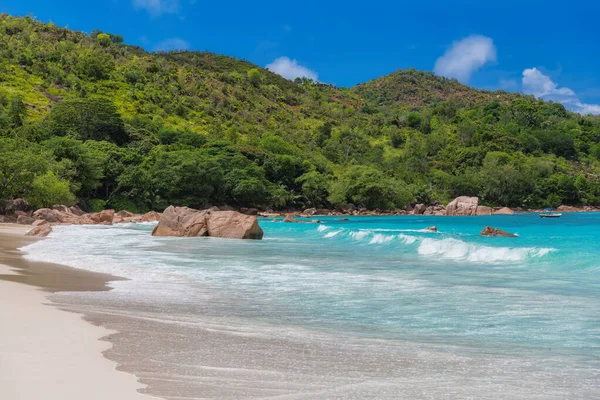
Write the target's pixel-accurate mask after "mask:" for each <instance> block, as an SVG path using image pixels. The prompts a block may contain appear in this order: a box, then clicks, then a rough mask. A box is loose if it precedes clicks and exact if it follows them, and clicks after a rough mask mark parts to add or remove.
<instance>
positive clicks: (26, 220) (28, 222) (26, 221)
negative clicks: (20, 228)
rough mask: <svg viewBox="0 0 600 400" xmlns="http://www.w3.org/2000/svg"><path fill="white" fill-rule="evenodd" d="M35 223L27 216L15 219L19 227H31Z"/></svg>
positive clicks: (33, 219)
mask: <svg viewBox="0 0 600 400" xmlns="http://www.w3.org/2000/svg"><path fill="white" fill-rule="evenodd" d="M34 222H35V218H33V217H29V216H27V215H19V216H18V217H17V224H20V225H31V224H33V223H34Z"/></svg>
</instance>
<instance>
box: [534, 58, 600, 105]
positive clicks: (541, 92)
mask: <svg viewBox="0 0 600 400" xmlns="http://www.w3.org/2000/svg"><path fill="white" fill-rule="evenodd" d="M522 84H523V91H524V92H525V93H529V94H532V95H534V96H535V97H538V98H541V99H544V100H552V101H555V102H557V103H562V104H564V105H565V106H567V107H568V108H570V109H571V110H573V111H575V112H578V113H580V114H600V105H598V104H585V103H582V102H581V100H579V97H578V96H577V94H576V93H575V92H574V91H573V90H571V89H569V88H568V87H558V85H557V84H556V83H554V82H553V81H552V79H550V77H549V76H548V75H544V74H543V73H542V72H541V71H540V70H539V69H537V68H527V69H525V70H523V78H522Z"/></svg>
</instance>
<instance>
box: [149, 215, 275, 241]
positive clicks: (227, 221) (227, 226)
mask: <svg viewBox="0 0 600 400" xmlns="http://www.w3.org/2000/svg"><path fill="white" fill-rule="evenodd" d="M206 220H207V225H208V236H213V237H220V238H227V239H257V240H260V239H262V237H263V230H262V229H261V227H260V226H259V225H258V221H257V220H256V217H255V216H254V215H246V214H241V213H239V212H237V211H215V212H211V213H210V214H208V216H207V218H206ZM159 223H160V222H159Z"/></svg>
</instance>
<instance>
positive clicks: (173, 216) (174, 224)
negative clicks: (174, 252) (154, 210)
mask: <svg viewBox="0 0 600 400" xmlns="http://www.w3.org/2000/svg"><path fill="white" fill-rule="evenodd" d="M208 213H209V211H207V210H203V211H199V210H195V209H193V208H188V207H173V206H169V207H167V208H166V209H165V211H164V212H163V213H162V215H161V216H160V219H159V221H158V225H156V226H155V227H154V230H153V231H152V236H208V227H207V225H206V215H207V214H208Z"/></svg>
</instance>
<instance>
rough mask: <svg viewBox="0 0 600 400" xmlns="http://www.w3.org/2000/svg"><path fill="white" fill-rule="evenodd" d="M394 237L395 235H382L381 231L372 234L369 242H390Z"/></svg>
mask: <svg viewBox="0 0 600 400" xmlns="http://www.w3.org/2000/svg"><path fill="white" fill-rule="evenodd" d="M395 237H396V236H395V235H383V234H381V233H376V234H375V235H373V238H372V239H371V241H370V242H369V244H383V243H387V242H391V241H392V240H394V238H395Z"/></svg>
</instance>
